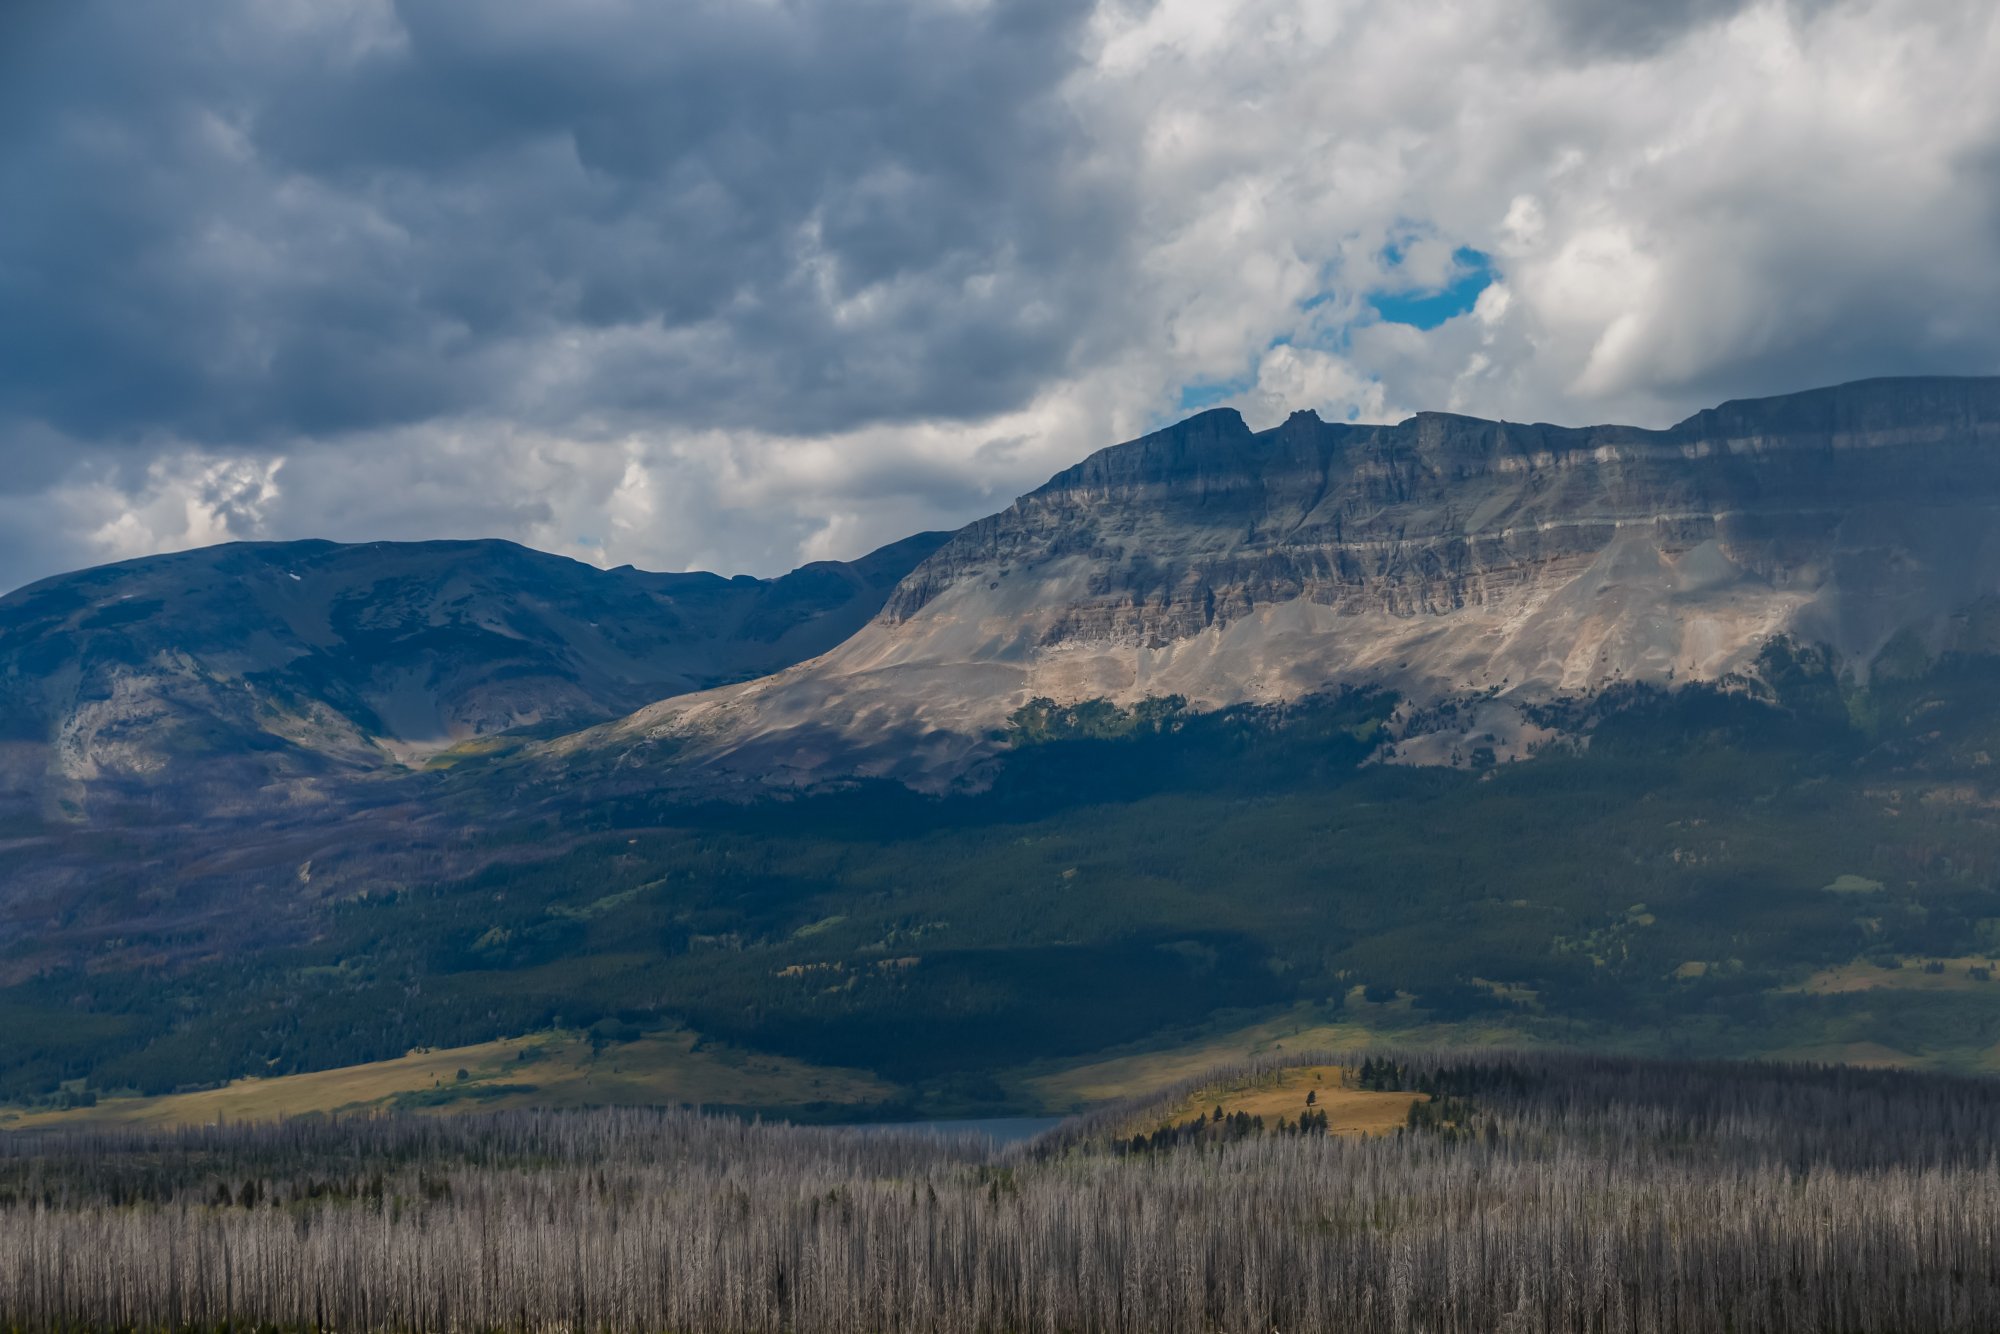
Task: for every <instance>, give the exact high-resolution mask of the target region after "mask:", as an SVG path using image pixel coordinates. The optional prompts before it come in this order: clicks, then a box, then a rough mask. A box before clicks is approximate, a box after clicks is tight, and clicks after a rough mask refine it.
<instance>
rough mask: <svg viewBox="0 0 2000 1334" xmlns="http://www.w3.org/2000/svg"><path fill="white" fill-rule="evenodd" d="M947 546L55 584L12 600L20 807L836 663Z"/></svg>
mask: <svg viewBox="0 0 2000 1334" xmlns="http://www.w3.org/2000/svg"><path fill="white" fill-rule="evenodd" d="M942 540H943V535H941V534H927V535H922V536H919V537H914V538H910V539H908V540H907V541H904V542H901V543H897V544H896V545H895V546H892V547H887V548H884V549H883V550H881V551H878V552H876V553H874V554H873V555H871V556H867V557H864V558H863V559H861V560H860V561H856V562H854V563H852V564H838V563H832V562H824V563H820V564H815V565H808V566H806V567H804V568H802V569H799V570H796V571H794V572H793V573H791V574H789V575H786V576H785V577H783V578H781V579H775V580H759V579H751V578H747V577H745V578H737V579H723V578H720V577H718V576H716V575H712V574H650V573H646V572H643V571H639V570H634V569H632V568H630V567H625V568H622V569H617V570H609V571H607V570H599V569H595V568H593V567H591V566H588V565H583V564H580V563H578V562H576V561H571V560H566V559H563V558H561V557H556V556H549V555H545V554H543V553H541V552H536V551H530V550H528V549H526V548H523V547H518V546H515V545H513V544H512V543H507V542H421V543H371V544H367V545H359V546H344V545H339V544H336V543H332V542H287V543H239V544H233V545H229V546H222V547H212V548H208V549H206V550H201V551H190V552H183V553H180V554H176V555H170V556H160V557H152V558H148V559H145V560H138V561H129V562H126V563H124V564H120V565H110V566H104V567H102V568H99V569H94V570H86V571H83V572H81V573H77V574H72V575H64V576H61V577H59V578H55V579H49V580H44V581H43V582H41V583H38V584H34V585H31V586H30V587H27V588H24V589H21V590H19V591H18V592H15V593H13V594H11V595H9V596H7V597H5V598H0V796H11V797H12V798H14V799H16V800H21V799H27V800H32V801H36V802H40V803H43V804H45V805H47V806H50V807H53V808H60V807H63V806H64V805H67V806H68V807H69V808H70V809H71V810H76V809H81V808H82V807H84V806H85V805H87V804H88V802H89V801H90V800H91V799H92V798H93V797H95V796H102V795H107V794H121V795H125V796H134V795H143V796H145V798H146V799H147V800H148V801H149V802H152V803H154V804H159V803H162V802H188V801H192V802H194V803H195V804H197V805H198V806H200V807H201V808H202V809H203V810H204V813H219V812H220V811H223V810H226V809H228V808H230V807H232V806H242V805H248V804H251V803H257V802H263V803H266V804H269V803H270V802H271V801H272V799H273V798H275V797H281V796H283V795H284V794H285V791H284V790H285V789H287V788H289V787H297V786H303V787H304V788H307V789H309V788H310V787H311V781H312V780H313V779H315V778H317V777H322V776H326V775H329V774H339V773H362V772H367V771H370V770H374V769H379V768H388V769H394V768H397V767H400V766H401V765H406V764H410V763H415V762H418V761H421V760H423V759H424V758H425V757H427V756H429V755H432V754H434V753H435V752H437V751H438V750H440V749H442V748H445V747H448V746H451V745H453V744H455V743H459V742H463V741H466V740H468V739H472V738H478V737H481V736H485V735H488V734H491V733H495V732H504V731H508V730H512V729H519V728H535V729H540V730H543V731H545V732H556V731H561V730H565V729H572V728H576V727H583V726H588V725H589V724H592V723H595V722H600V721H602V720H604V719H607V718H613V717H616V716H618V715H621V714H624V713H627V712H629V711H630V710H633V709H636V708H639V707H640V706H642V705H644V704H647V703H650V702H652V701H654V700H658V699H661V698H663V697H666V696H669V695H673V694H677V693H683V692H686V691H690V690H698V689H702V688H705V687H710V686H714V685H717V684H720V683H723V682H728V681H738V680H743V679H746V678H750V677H757V676H761V675H764V674H766V673H769V672H772V671H776V670H779V669H781V668H783V667H786V666H789V665H791V664H792V663H795V662H798V661H800V660H801V659H804V658H808V657H811V656H813V655H815V654H817V653H820V652H823V651H824V650H826V649H828V648H830V647H832V646H833V645H835V644H837V643H839V642H840V641H841V640H843V639H845V638H847V637H848V636H849V635H850V634H852V633H853V632H854V630H855V629H857V628H858V627H859V626H861V625H862V624H863V623H865V622H866V621H867V620H868V619H869V617H871V616H872V615H873V614H874V613H875V612H876V611H877V610H878V609H879V608H880V607H881V605H882V602H883V599H884V598H885V597H886V596H887V595H888V593H889V592H890V590H891V589H893V588H894V587H895V586H896V583H897V581H898V580H900V579H901V578H902V577H903V576H904V575H905V574H907V573H908V572H909V570H910V569H911V567H912V566H914V565H915V564H916V563H917V562H918V561H920V560H921V559H922V558H923V557H924V556H926V555H928V554H929V553H930V552H931V551H932V550H934V549H935V548H936V546H937V545H938V544H939V542H941V541H942ZM273 789H277V790H276V791H274V790H273Z"/></svg>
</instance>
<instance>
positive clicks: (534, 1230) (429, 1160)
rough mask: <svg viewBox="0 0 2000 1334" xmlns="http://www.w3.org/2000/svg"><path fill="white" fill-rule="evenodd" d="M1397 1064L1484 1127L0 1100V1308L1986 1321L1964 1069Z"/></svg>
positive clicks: (310, 1314) (30, 1316) (373, 1324)
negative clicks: (240, 1117) (917, 1123)
mask: <svg viewBox="0 0 2000 1334" xmlns="http://www.w3.org/2000/svg"><path fill="white" fill-rule="evenodd" d="M1316 1059H1323V1058H1316ZM1393 1066H1394V1068H1395V1069H1396V1070H1398V1071H1399V1072H1402V1073H1403V1074H1404V1075H1405V1076H1406V1077H1407V1078H1409V1079H1411V1080H1415V1079H1418V1078H1422V1079H1424V1080H1426V1081H1428V1082H1429V1083H1430V1084H1431V1086H1432V1087H1433V1088H1434V1089H1441V1090H1443V1091H1442V1092H1439V1093H1438V1094H1437V1095H1436V1096H1437V1098H1438V1099H1439V1100H1440V1101H1442V1100H1444V1099H1451V1100H1454V1101H1455V1102H1456V1103H1457V1104H1459V1105H1460V1106H1461V1107H1462V1108H1463V1109H1465V1113H1464V1114H1465V1115H1466V1116H1468V1117H1469V1118H1471V1119H1473V1120H1475V1121H1476V1122H1477V1124H1478V1125H1479V1126H1480V1127H1481V1129H1480V1133H1477V1134H1453V1133H1428V1132H1426V1131H1423V1130H1407V1131H1405V1132H1403V1133H1401V1134H1399V1135H1394V1136H1390V1137H1386V1138H1380V1139H1369V1140H1362V1139H1346V1138H1341V1137H1337V1136H1329V1135H1322V1134H1298V1133H1290V1134H1282V1135H1281V1134H1277V1133H1274V1132H1273V1133H1263V1134H1258V1133H1255V1132H1254V1130H1253V1129H1251V1128H1249V1127H1244V1128H1243V1129H1242V1131H1241V1133H1233V1132H1229V1131H1222V1132H1211V1133H1205V1134H1203V1135H1202V1136H1199V1137H1190V1138H1189V1139H1188V1140H1187V1141H1185V1142H1183V1143H1180V1144H1178V1145H1162V1146H1160V1148H1159V1150H1158V1151H1154V1152H1143V1153H1132V1152H1130V1151H1129V1148H1128V1151H1125V1152H1116V1151H1113V1150H1114V1149H1115V1147H1116V1144H1115V1140H1114V1138H1113V1134H1114V1132H1116V1131H1118V1130H1119V1128H1120V1127H1121V1126H1129V1125H1130V1124H1132V1120H1131V1118H1133V1117H1138V1118H1139V1119H1140V1120H1141V1121H1143V1120H1144V1119H1145V1117H1147V1116H1148V1115H1155V1114H1158V1113H1160V1112H1161V1111H1162V1110H1163V1109H1164V1108H1165V1106H1166V1105H1167V1104H1165V1103H1154V1104H1151V1105H1150V1106H1148V1105H1139V1106H1131V1107H1125V1108H1121V1109H1116V1110H1114V1111H1112V1112H1107V1113H1106V1114H1104V1115H1103V1116H1100V1117H1096V1118H1092V1119H1089V1120H1086V1121H1083V1122H1079V1123H1077V1124H1075V1125H1071V1126H1067V1127H1065V1128H1063V1132H1062V1133H1061V1134H1057V1135H1052V1136H1049V1137H1047V1138H1046V1139H1045V1140H1043V1141H1041V1142H1039V1143H1037V1144H1033V1145H1030V1146H1027V1147H1026V1148H1017V1149H1012V1150H998V1149H995V1148H993V1147H992V1146H991V1145H990V1144H988V1143H987V1142H985V1141H982V1140H976V1139H969V1138H967V1139H947V1138H940V1137H935V1136H926V1135H917V1134H907V1133H893V1132H878V1133H858V1132H853V1131H838V1130H826V1129H806V1128H797V1127H789V1126H783V1125H758V1124H750V1123H744V1122H739V1121H731V1120H724V1119H716V1118H704V1117H701V1116H698V1115H695V1114H692V1113H685V1112H635V1111H624V1112H612V1111H606V1112H593V1113H572V1114H567V1115H562V1114H527V1113H517V1114H500V1115H493V1116H487V1117H479V1118H467V1119H462V1120H450V1121H447V1120H426V1119H417V1118H373V1119H356V1120H338V1121H331V1120H316V1121H311V1122H297V1123H290V1124H285V1125H281V1126H264V1127H244V1128H228V1129H219V1128H218V1129H208V1130H201V1131H184V1132H174V1133H138V1132H134V1133H125V1134H111V1133H102V1134H83V1133H68V1134H47V1135H41V1136H26V1135H16V1136H13V1137H10V1138H7V1139H4V1140H0V1326H5V1327H8V1328H18V1329H38V1328H55V1327H62V1328H65V1329H71V1330H76V1329H110V1328H119V1329H156V1328H157V1329H163V1328H167V1327H173V1328H183V1327H186V1328H196V1327H206V1328H216V1327H219V1326H221V1325H222V1324H223V1323H224V1322H228V1323H229V1324H230V1325H231V1326H232V1327H240V1326H242V1325H244V1324H271V1325H275V1326H279V1327H284V1328H292V1329H303V1328H306V1327H308V1326H310V1327H312V1328H315V1329H324V1328H339V1329H352V1330H370V1329H385V1330H386V1329H399V1330H401V1329H414V1330H431V1329H436V1330H443V1329H501V1328H507V1329H523V1330H526V1329H556V1328H562V1329H571V1330H575V1329H585V1328H591V1329H634V1330H636V1329H648V1330H675V1331H684V1332H689V1334H693V1332H698V1331H711V1330H714V1331H723V1330H728V1331H754V1330H772V1331H778V1330H797V1329H812V1330H826V1331H857V1332H858V1331H897V1330H907V1331H975V1330H981V1331H983V1330H1026V1329H1060V1330H1078V1331H1082V1330H1106V1331H1125V1330H1130V1331H1141V1330H1144V1331H1178V1330H1185V1331H1190V1334H1192V1332H1194V1331H1214V1330H1242V1331H1257V1334H1262V1332H1263V1331H1266V1330H1270V1329H1273V1328H1275V1329H1280V1330H1285V1331H1297V1330H1307V1331H1310V1330H1328V1331H1334V1330H1339V1331H1363V1332H1366V1331H1377V1330H1379V1331H1408V1330H1428V1331H1437V1332H1440V1334H1442V1332H1444V1331H1491V1330H1503V1329H1504V1330H1509V1331H1517V1332H1524V1331H1557V1330H1561V1331H1669V1330H1704V1331H1706V1330H1719V1329H1730V1330H1736V1331H1765V1330H1769V1331H1793V1330H1800V1331H1802V1330H1815V1331H1822V1330H1832V1331H1839V1330H1896V1331H1913V1332H1921V1331H1944V1330H1969V1329H1982V1328H1995V1327H2000V1167H1996V1163H1995V1161H1994V1158H1993V1147H1992V1146H1993V1145H1994V1144H1995V1143H1996V1142H2000V1141H1996V1138H1995V1137H1996V1134H2000V1084H1994V1083H1991V1082H1988V1081H1981V1080H1971V1079H1947V1078H1939V1077H1933V1076H1924V1075H1891V1074H1883V1073H1874V1072H1863V1071H1852V1070H1837V1069H1836V1070H1826V1069H1805V1068H1785V1067H1775V1066H1743V1067H1739V1066H1729V1065H1724V1064H1702V1065H1694V1064H1668V1063H1647V1062H1632V1061H1611V1060H1599V1059H1593V1058H1583V1057H1573V1056H1526V1057H1524V1056H1505V1055H1501V1056H1493V1055H1481V1056H1450V1055H1447V1056H1425V1055H1409V1056H1402V1057H1398V1058H1396V1059H1395V1060H1394V1062H1393ZM1259 1073H1260V1072H1259V1070H1257V1069H1250V1070H1247V1071H1238V1072H1232V1074H1231V1075H1230V1077H1231V1078H1244V1077H1248V1078H1255V1077H1256V1076H1257V1075H1258V1074H1259ZM1192 1091H1193V1090H1192V1089H1184V1090H1177V1091H1175V1093H1173V1094H1171V1095H1169V1096H1170V1097H1184V1096H1186V1095H1187V1094H1188V1093H1190V1092H1192ZM1419 1105H1420V1106H1426V1105H1429V1102H1428V1101H1425V1102H1420V1104H1419ZM1120 1117H1123V1118H1125V1120H1124V1121H1122V1122H1120V1121H1119V1120H1118V1119H1117V1118H1120ZM1210 1120H1211V1122H1212V1120H1213V1119H1212V1118H1210ZM1225 1120H1226V1118H1225Z"/></svg>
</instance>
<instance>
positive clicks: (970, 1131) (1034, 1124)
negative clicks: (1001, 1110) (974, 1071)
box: [843, 1116, 1064, 1144]
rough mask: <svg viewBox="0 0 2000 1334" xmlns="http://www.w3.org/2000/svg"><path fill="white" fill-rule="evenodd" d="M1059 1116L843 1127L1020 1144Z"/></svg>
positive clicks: (1055, 1122) (1054, 1123) (1058, 1120)
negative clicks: (964, 1136) (976, 1138)
mask: <svg viewBox="0 0 2000 1334" xmlns="http://www.w3.org/2000/svg"><path fill="white" fill-rule="evenodd" d="M1063 1120H1064V1118H1062V1117H1060V1116H989V1117H968V1118H965V1119H962V1120H950V1121H875V1122H871V1123H868V1124H865V1125H853V1126H846V1127H843V1128H844V1129H847V1130H859V1131H862V1132H864V1133H867V1134H871V1135H880V1134H886V1133H889V1132H894V1131H900V1132H902V1133H904V1134H912V1133H914V1134H920V1135H937V1136H940V1137H943V1136H948V1135H984V1136H986V1138H988V1139H990V1140H992V1141H993V1142H994V1143H995V1144H1018V1143H1020V1142H1021V1141H1022V1140H1024V1139H1033V1138H1034V1137H1035V1136H1037V1135H1039V1134H1041V1133H1042V1132H1043V1131H1044V1130H1047V1129H1048V1128H1049V1127H1051V1126H1057V1125H1061V1124H1062V1122H1063Z"/></svg>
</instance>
